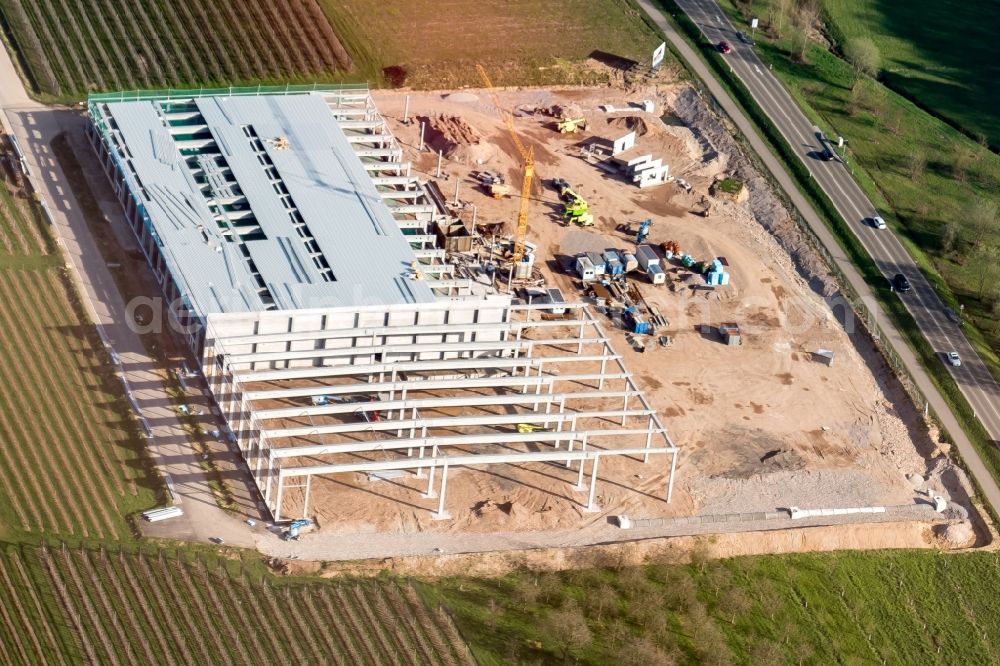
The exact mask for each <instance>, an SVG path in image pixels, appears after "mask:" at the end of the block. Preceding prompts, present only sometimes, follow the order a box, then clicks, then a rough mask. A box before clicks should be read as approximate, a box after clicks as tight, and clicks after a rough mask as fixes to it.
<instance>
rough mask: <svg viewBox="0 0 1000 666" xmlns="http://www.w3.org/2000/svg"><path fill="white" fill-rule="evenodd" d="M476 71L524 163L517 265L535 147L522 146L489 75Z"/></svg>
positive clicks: (516, 237)
mask: <svg viewBox="0 0 1000 666" xmlns="http://www.w3.org/2000/svg"><path fill="white" fill-rule="evenodd" d="M476 70H477V71H478V72H479V78H481V79H482V80H483V84H484V85H485V86H486V90H488V91H489V93H490V98H491V99H492V100H493V105H494V106H496V107H497V112H499V114H500V117H501V118H503V123H504V125H506V126H507V131H508V132H509V133H510V138H511V140H512V141H513V142H514V147H515V148H517V152H519V153H520V154H521V159H522V160H523V161H524V181H523V182H522V183H521V210H520V211H519V212H518V214H517V232H516V233H515V234H514V257H513V261H514V262H515V263H517V262H518V261H521V259H523V258H524V239H525V236H527V234H528V197H529V196H530V195H531V179H532V178H534V176H535V147H534V146H528V147H527V148H525V147H524V144H523V143H521V137H519V136H518V135H517V130H516V129H514V117H513V116H511V114H510V112H508V111H506V110H505V109H504V108H503V106H502V105H501V104H500V98H499V97H497V92H496V90H494V89H493V83H492V82H491V81H490V77H489V75H488V74H486V70H485V69H483V66H482V65H478V64H477V65H476Z"/></svg>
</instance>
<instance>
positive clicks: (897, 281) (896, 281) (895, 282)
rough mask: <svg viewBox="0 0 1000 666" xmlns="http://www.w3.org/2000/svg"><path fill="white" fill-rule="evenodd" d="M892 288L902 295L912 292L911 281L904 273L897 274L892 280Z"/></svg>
mask: <svg viewBox="0 0 1000 666" xmlns="http://www.w3.org/2000/svg"><path fill="white" fill-rule="evenodd" d="M892 288H893V289H895V290H896V291H898V292H899V293H901V294H905V293H906V292H908V291H909V290H910V281H909V280H907V279H906V276H905V275H903V274H902V273H896V275H895V276H894V277H893V278H892Z"/></svg>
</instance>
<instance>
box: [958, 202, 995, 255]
mask: <svg viewBox="0 0 1000 666" xmlns="http://www.w3.org/2000/svg"><path fill="white" fill-rule="evenodd" d="M965 218H966V221H967V223H968V224H967V226H968V228H969V231H971V232H972V249H973V251H975V250H978V249H979V247H980V246H981V245H982V244H983V243H984V242H985V241H986V239H987V237H989V236H990V235H991V234H993V233H996V232H997V231H1000V210H998V207H997V202H996V201H995V200H993V199H985V198H978V199H973V200H972V201H971V202H969V205H968V207H967V208H966V213H965Z"/></svg>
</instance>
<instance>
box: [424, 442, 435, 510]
mask: <svg viewBox="0 0 1000 666" xmlns="http://www.w3.org/2000/svg"><path fill="white" fill-rule="evenodd" d="M437 454H438V445H437V444H435V445H434V446H433V447H431V458H437ZM435 468H436V465H431V471H430V472H428V473H427V492H426V493H424V497H426V498H427V499H432V498H434V497H437V493H435V492H434V469H435Z"/></svg>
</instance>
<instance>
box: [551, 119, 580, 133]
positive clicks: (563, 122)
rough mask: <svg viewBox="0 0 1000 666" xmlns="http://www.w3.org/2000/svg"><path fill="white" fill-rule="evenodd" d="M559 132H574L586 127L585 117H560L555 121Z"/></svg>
mask: <svg viewBox="0 0 1000 666" xmlns="http://www.w3.org/2000/svg"><path fill="white" fill-rule="evenodd" d="M556 129H557V130H559V133H560V134H576V131H577V130H578V129H587V119H586V118H560V119H559V122H557V123H556Z"/></svg>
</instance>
